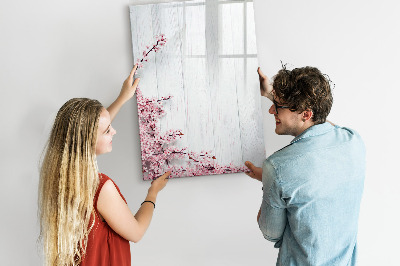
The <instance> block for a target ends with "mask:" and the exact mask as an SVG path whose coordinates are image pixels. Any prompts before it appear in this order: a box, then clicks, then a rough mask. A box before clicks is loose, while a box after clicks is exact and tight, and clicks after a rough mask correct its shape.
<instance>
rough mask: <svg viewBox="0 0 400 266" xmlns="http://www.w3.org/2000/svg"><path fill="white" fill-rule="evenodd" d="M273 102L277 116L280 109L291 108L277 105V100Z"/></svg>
mask: <svg viewBox="0 0 400 266" xmlns="http://www.w3.org/2000/svg"><path fill="white" fill-rule="evenodd" d="M272 102H273V103H274V106H275V112H276V114H278V109H279V108H282V109H284V108H290V106H285V105H278V103H277V102H276V101H275V100H273V101H272Z"/></svg>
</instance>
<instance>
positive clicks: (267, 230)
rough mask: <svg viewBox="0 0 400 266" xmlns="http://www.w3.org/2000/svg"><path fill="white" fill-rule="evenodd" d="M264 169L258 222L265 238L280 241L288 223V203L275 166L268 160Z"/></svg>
mask: <svg viewBox="0 0 400 266" xmlns="http://www.w3.org/2000/svg"><path fill="white" fill-rule="evenodd" d="M262 171H263V174H262V181H263V201H262V203H261V208H260V211H259V213H258V216H257V222H258V226H259V227H260V230H261V232H262V233H263V235H264V238H265V239H267V240H269V241H272V242H278V241H279V240H280V239H282V236H283V232H284V231H285V227H286V223H287V216H286V203H285V202H284V201H283V200H282V189H281V187H280V185H279V184H278V182H277V177H276V171H275V168H274V167H273V165H272V164H271V163H270V162H269V161H268V160H266V161H265V162H264V164H263V168H262ZM277 244H279V243H277ZM275 247H279V245H275Z"/></svg>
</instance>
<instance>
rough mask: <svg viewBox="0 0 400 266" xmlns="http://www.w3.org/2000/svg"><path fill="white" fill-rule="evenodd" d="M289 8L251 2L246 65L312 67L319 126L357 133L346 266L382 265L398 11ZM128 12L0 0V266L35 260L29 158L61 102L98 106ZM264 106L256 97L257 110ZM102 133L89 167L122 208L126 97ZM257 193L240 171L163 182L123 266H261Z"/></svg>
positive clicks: (134, 140)
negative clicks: (251, 42) (253, 46)
mask: <svg viewBox="0 0 400 266" xmlns="http://www.w3.org/2000/svg"><path fill="white" fill-rule="evenodd" d="M297 2H299V1H261V0H258V1H255V15H256V23H257V28H256V30H257V34H258V36H257V37H258V40H257V41H258V51H259V59H260V65H261V66H262V67H263V69H265V72H267V73H268V74H269V75H270V76H271V75H273V74H275V73H276V72H277V70H278V69H279V66H280V62H279V60H283V61H284V62H288V63H290V64H292V65H293V66H295V67H297V66H303V65H315V66H317V67H320V68H321V70H322V71H323V72H326V73H328V74H329V75H330V77H331V78H332V79H333V80H334V82H335V83H336V88H335V90H334V107H333V110H332V112H331V115H330V116H329V119H330V120H332V121H333V122H335V123H338V124H340V125H344V126H349V127H352V128H354V129H356V130H358V131H359V132H360V133H361V135H362V136H363V138H364V140H365V143H366V146H367V152H368V155H367V156H368V157H367V159H368V164H367V178H366V182H365V193H364V198H363V201H362V208H361V216H360V223H359V224H360V226H359V245H360V254H359V261H360V265H395V262H397V259H396V252H397V249H398V247H399V246H398V243H397V239H398V238H399V237H400V234H399V229H398V227H396V224H397V221H396V218H398V217H399V215H398V214H397V212H398V210H399V207H398V205H397V204H396V203H397V202H399V199H400V198H399V196H398V195H399V192H398V188H399V182H398V180H397V179H398V178H399V177H400V174H399V173H398V167H397V165H396V163H397V160H398V159H399V155H398V150H399V148H400V147H399V144H398V141H397V134H396V133H397V132H396V130H397V129H398V121H399V115H398V109H399V108H398V105H399V103H398V101H397V99H396V97H399V92H398V89H399V86H398V82H397V76H398V73H397V72H398V71H397V70H398V62H399V59H400V55H399V50H398V47H400V36H399V33H398V28H399V26H400V22H399V19H397V18H396V15H397V13H398V11H399V10H400V9H399V4H398V3H397V2H396V1H394V0H393V1H379V2H378V1H369V2H368V3H366V2H365V1H360V0H359V1H344V0H342V1H317V0H313V1H309V0H307V1H301V3H302V5H300V4H298V3H297ZM128 3H129V1H118V0H115V1H103V0H100V1H75V0H70V1H54V0H52V1H45V0H38V1H27V0H21V1H6V2H4V1H3V2H2V5H1V8H0V34H1V35H0V36H1V37H0V89H1V97H0V106H1V111H2V112H1V113H2V116H1V117H2V118H1V130H0V132H1V133H0V136H1V137H0V147H1V158H0V163H1V166H0V167H1V168H0V169H1V171H2V177H1V184H0V201H1V207H0V208H1V209H0V211H1V226H0V235H1V238H0V239H1V240H0V258H1V260H2V262H1V264H2V265H41V264H42V260H41V258H40V256H39V254H38V251H37V250H38V248H37V245H36V239H37V235H38V221H37V217H36V211H37V204H36V199H37V184H38V165H37V164H38V160H39V156H40V153H41V150H42V147H43V146H44V143H45V141H46V139H47V134H48V132H49V130H50V126H51V124H52V119H53V118H54V115H55V113H56V112H57V110H58V108H59V107H60V106H61V105H62V104H63V103H64V102H65V101H67V100H68V99H70V98H72V97H81V96H85V97H90V98H97V99H99V100H100V101H101V102H102V103H103V104H104V105H108V104H110V103H111V101H112V100H113V98H114V97H116V96H117V94H118V92H119V89H120V86H121V84H122V81H123V80H124V78H125V76H126V75H128V73H129V71H130V67H131V66H132V64H133V61H132V54H131V40H130V28H129V11H128ZM290 6H292V7H290ZM293 6H294V7H293ZM284 8H286V9H287V10H284ZM315 12H317V13H315ZM318 12H320V13H319V14H318ZM302 14H303V15H302ZM302 23H306V24H307V23H309V24H308V27H302V26H301V25H304V24H302ZM285 32H286V33H285ZM310 32H311V33H313V34H316V35H314V37H312V35H311V34H310ZM268 107H269V103H268V102H267V101H266V100H263V102H262V108H263V110H264V113H267V109H268ZM113 126H114V127H115V128H116V129H117V135H116V136H115V138H114V150H113V152H112V153H111V154H108V155H103V156H101V157H100V158H99V166H100V169H101V171H103V172H104V173H107V174H108V175H110V176H111V177H112V178H113V179H114V180H115V181H116V183H117V184H118V185H119V187H120V188H121V191H122V193H123V194H124V195H125V197H126V199H127V201H128V204H129V206H130V208H131V209H132V210H133V211H136V210H137V208H138V207H139V205H140V203H141V202H142V200H143V199H144V197H145V194H146V190H147V188H148V186H149V183H148V182H144V181H142V180H141V173H140V172H141V163H140V145H139V136H138V121H137V110H136V103H135V100H132V101H131V102H129V103H128V104H126V106H124V107H123V109H122V110H121V112H120V114H119V116H118V117H117V118H116V120H115V122H114V123H113ZM264 126H265V129H264V131H265V137H266V138H265V142H266V149H267V154H271V153H272V152H273V151H275V150H276V149H278V148H280V147H282V146H284V145H285V144H286V143H288V142H289V141H290V139H291V138H290V137H282V136H276V135H274V132H273V119H272V118H271V117H270V116H269V115H267V114H266V115H265V116H264ZM396 126H397V127H396ZM261 196H262V195H261V184H259V183H257V182H255V181H254V180H249V178H248V177H247V176H245V175H244V174H233V175H222V176H208V177H195V178H182V179H177V180H170V182H169V183H168V186H167V187H166V188H165V190H164V191H162V193H161V194H160V195H159V199H158V203H157V209H156V211H155V217H154V220H153V222H152V224H151V226H150V229H149V231H148V233H147V234H146V235H145V237H144V239H143V240H142V241H141V242H139V243H138V244H132V245H131V251H132V261H133V264H134V265H194V266H197V265H207V266H209V265H211V266H213V265H216V266H217V265H218V266H219V265H230V266H231V265H274V262H275V261H276V255H277V250H275V249H273V247H272V243H269V242H267V241H266V240H264V239H263V237H262V236H261V233H260V232H259V230H258V227H257V224H256V222H255V218H256V214H257V211H258V208H259V205H260V201H261Z"/></svg>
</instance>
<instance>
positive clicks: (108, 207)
mask: <svg viewBox="0 0 400 266" xmlns="http://www.w3.org/2000/svg"><path fill="white" fill-rule="evenodd" d="M170 174H171V173H170V172H167V173H165V174H163V175H162V176H160V177H159V178H157V179H156V180H154V181H152V182H151V186H150V188H149V191H148V193H147V197H146V199H145V201H146V200H148V201H152V202H154V203H156V198H157V194H158V192H160V191H161V190H162V189H163V188H164V187H165V185H166V184H167V182H168V176H169V175H170ZM97 210H98V211H99V213H100V214H101V216H102V217H103V218H104V220H106V222H107V224H108V225H109V226H110V227H111V228H112V229H113V230H114V231H115V232H116V233H118V234H119V235H120V236H122V237H123V238H125V239H126V240H129V241H132V242H135V243H136V242H138V241H139V240H140V239H141V238H142V237H143V235H144V233H145V232H146V230H147V228H148V227H149V225H150V222H151V218H152V217H153V212H154V206H153V204H151V203H150V202H145V203H143V204H142V205H141V206H140V208H139V210H138V212H137V213H136V215H133V214H132V212H131V211H130V209H129V208H128V205H127V204H126V203H125V201H124V200H123V199H122V198H121V196H120V194H119V193H118V191H117V188H116V187H115V186H114V183H113V182H112V181H111V180H108V181H107V182H106V183H105V184H104V185H103V187H102V188H101V191H100V194H99V199H98V202H97Z"/></svg>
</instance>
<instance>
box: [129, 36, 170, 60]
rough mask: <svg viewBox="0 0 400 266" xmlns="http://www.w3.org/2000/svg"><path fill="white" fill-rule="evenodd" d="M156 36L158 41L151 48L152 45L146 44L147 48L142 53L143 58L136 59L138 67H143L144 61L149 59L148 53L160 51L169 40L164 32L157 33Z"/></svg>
mask: <svg viewBox="0 0 400 266" xmlns="http://www.w3.org/2000/svg"><path fill="white" fill-rule="evenodd" d="M155 38H156V40H157V42H156V43H155V44H154V45H153V46H152V47H151V49H150V46H146V49H147V50H145V51H143V53H142V55H143V58H142V59H138V60H136V64H137V65H138V68H142V67H143V62H147V61H148V55H149V53H150V52H151V51H154V52H158V50H160V49H161V47H162V46H164V45H165V43H166V42H167V39H166V38H165V36H164V34H160V35H156V36H155Z"/></svg>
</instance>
